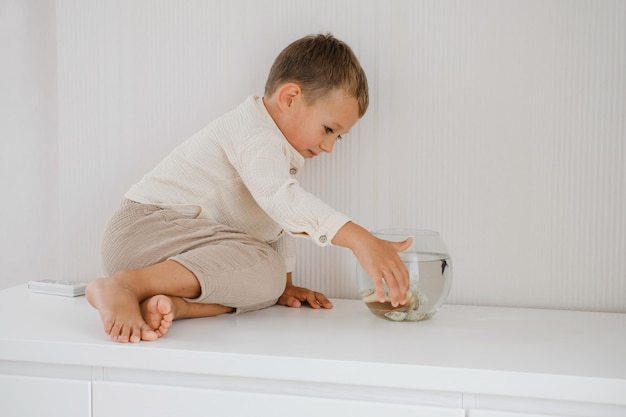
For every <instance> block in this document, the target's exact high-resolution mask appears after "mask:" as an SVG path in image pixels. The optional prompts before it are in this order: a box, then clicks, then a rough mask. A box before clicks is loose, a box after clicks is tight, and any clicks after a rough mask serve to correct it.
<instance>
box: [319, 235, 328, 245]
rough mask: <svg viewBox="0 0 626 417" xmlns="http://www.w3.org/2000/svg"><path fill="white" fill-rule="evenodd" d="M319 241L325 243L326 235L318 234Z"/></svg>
mask: <svg viewBox="0 0 626 417" xmlns="http://www.w3.org/2000/svg"><path fill="white" fill-rule="evenodd" d="M319 240H320V243H326V240H328V238H327V237H326V235H322V236H320V239H319Z"/></svg>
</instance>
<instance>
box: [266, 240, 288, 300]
mask: <svg viewBox="0 0 626 417" xmlns="http://www.w3.org/2000/svg"><path fill="white" fill-rule="evenodd" d="M269 252H270V255H269V256H268V260H267V264H268V274H267V282H266V286H265V290H266V296H267V298H268V299H272V298H273V299H276V300H278V298H279V297H280V296H281V295H282V294H283V292H284V291H285V285H286V283H287V270H286V268H285V260H284V259H283V257H282V256H281V255H280V254H278V252H276V251H274V250H270V251H269Z"/></svg>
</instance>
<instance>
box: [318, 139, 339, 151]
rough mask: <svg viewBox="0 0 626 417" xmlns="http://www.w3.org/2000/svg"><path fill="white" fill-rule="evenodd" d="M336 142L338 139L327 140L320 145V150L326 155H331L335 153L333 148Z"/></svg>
mask: <svg viewBox="0 0 626 417" xmlns="http://www.w3.org/2000/svg"><path fill="white" fill-rule="evenodd" d="M336 140H337V138H335V137H332V138H329V139H326V140H325V141H324V142H322V143H321V144H320V149H321V150H323V151H324V152H326V153H331V152H332V151H333V147H334V146H335V141H336Z"/></svg>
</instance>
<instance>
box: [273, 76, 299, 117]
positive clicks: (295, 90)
mask: <svg viewBox="0 0 626 417" xmlns="http://www.w3.org/2000/svg"><path fill="white" fill-rule="evenodd" d="M277 93H278V94H277V96H276V98H277V101H278V107H279V108H280V110H281V111H282V112H288V111H289V109H290V108H291V107H292V106H293V105H294V104H295V103H296V102H297V101H298V100H300V99H301V98H302V89H301V88H300V86H299V85H298V84H296V83H287V84H283V85H282V86H280V87H279V88H278V92H277Z"/></svg>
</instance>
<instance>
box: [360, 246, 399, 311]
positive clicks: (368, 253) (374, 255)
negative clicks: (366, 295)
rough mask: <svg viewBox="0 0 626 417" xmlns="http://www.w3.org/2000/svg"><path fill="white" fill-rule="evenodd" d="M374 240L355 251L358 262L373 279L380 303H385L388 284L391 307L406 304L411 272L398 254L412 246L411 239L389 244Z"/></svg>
mask: <svg viewBox="0 0 626 417" xmlns="http://www.w3.org/2000/svg"><path fill="white" fill-rule="evenodd" d="M372 237H373V238H374V240H372V241H369V239H368V241H366V242H364V244H363V247H362V248H360V249H359V251H358V252H357V251H354V255H355V256H356V258H357V260H358V261H359V263H360V264H361V266H362V267H363V269H365V271H366V272H367V273H368V274H369V276H370V277H372V279H373V281H374V286H375V288H376V296H377V297H378V300H379V301H380V302H385V291H384V286H383V280H384V284H387V288H388V289H389V297H390V299H391V305H392V306H394V307H397V306H398V305H400V304H402V305H404V304H406V297H407V294H408V292H409V284H410V280H409V272H408V271H407V269H406V265H405V264H404V262H402V260H401V259H400V256H399V255H398V252H402V251H404V250H406V249H407V248H408V247H409V246H411V238H408V239H406V240H404V241H402V242H389V241H386V240H381V239H378V238H376V237H374V236H372Z"/></svg>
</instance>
